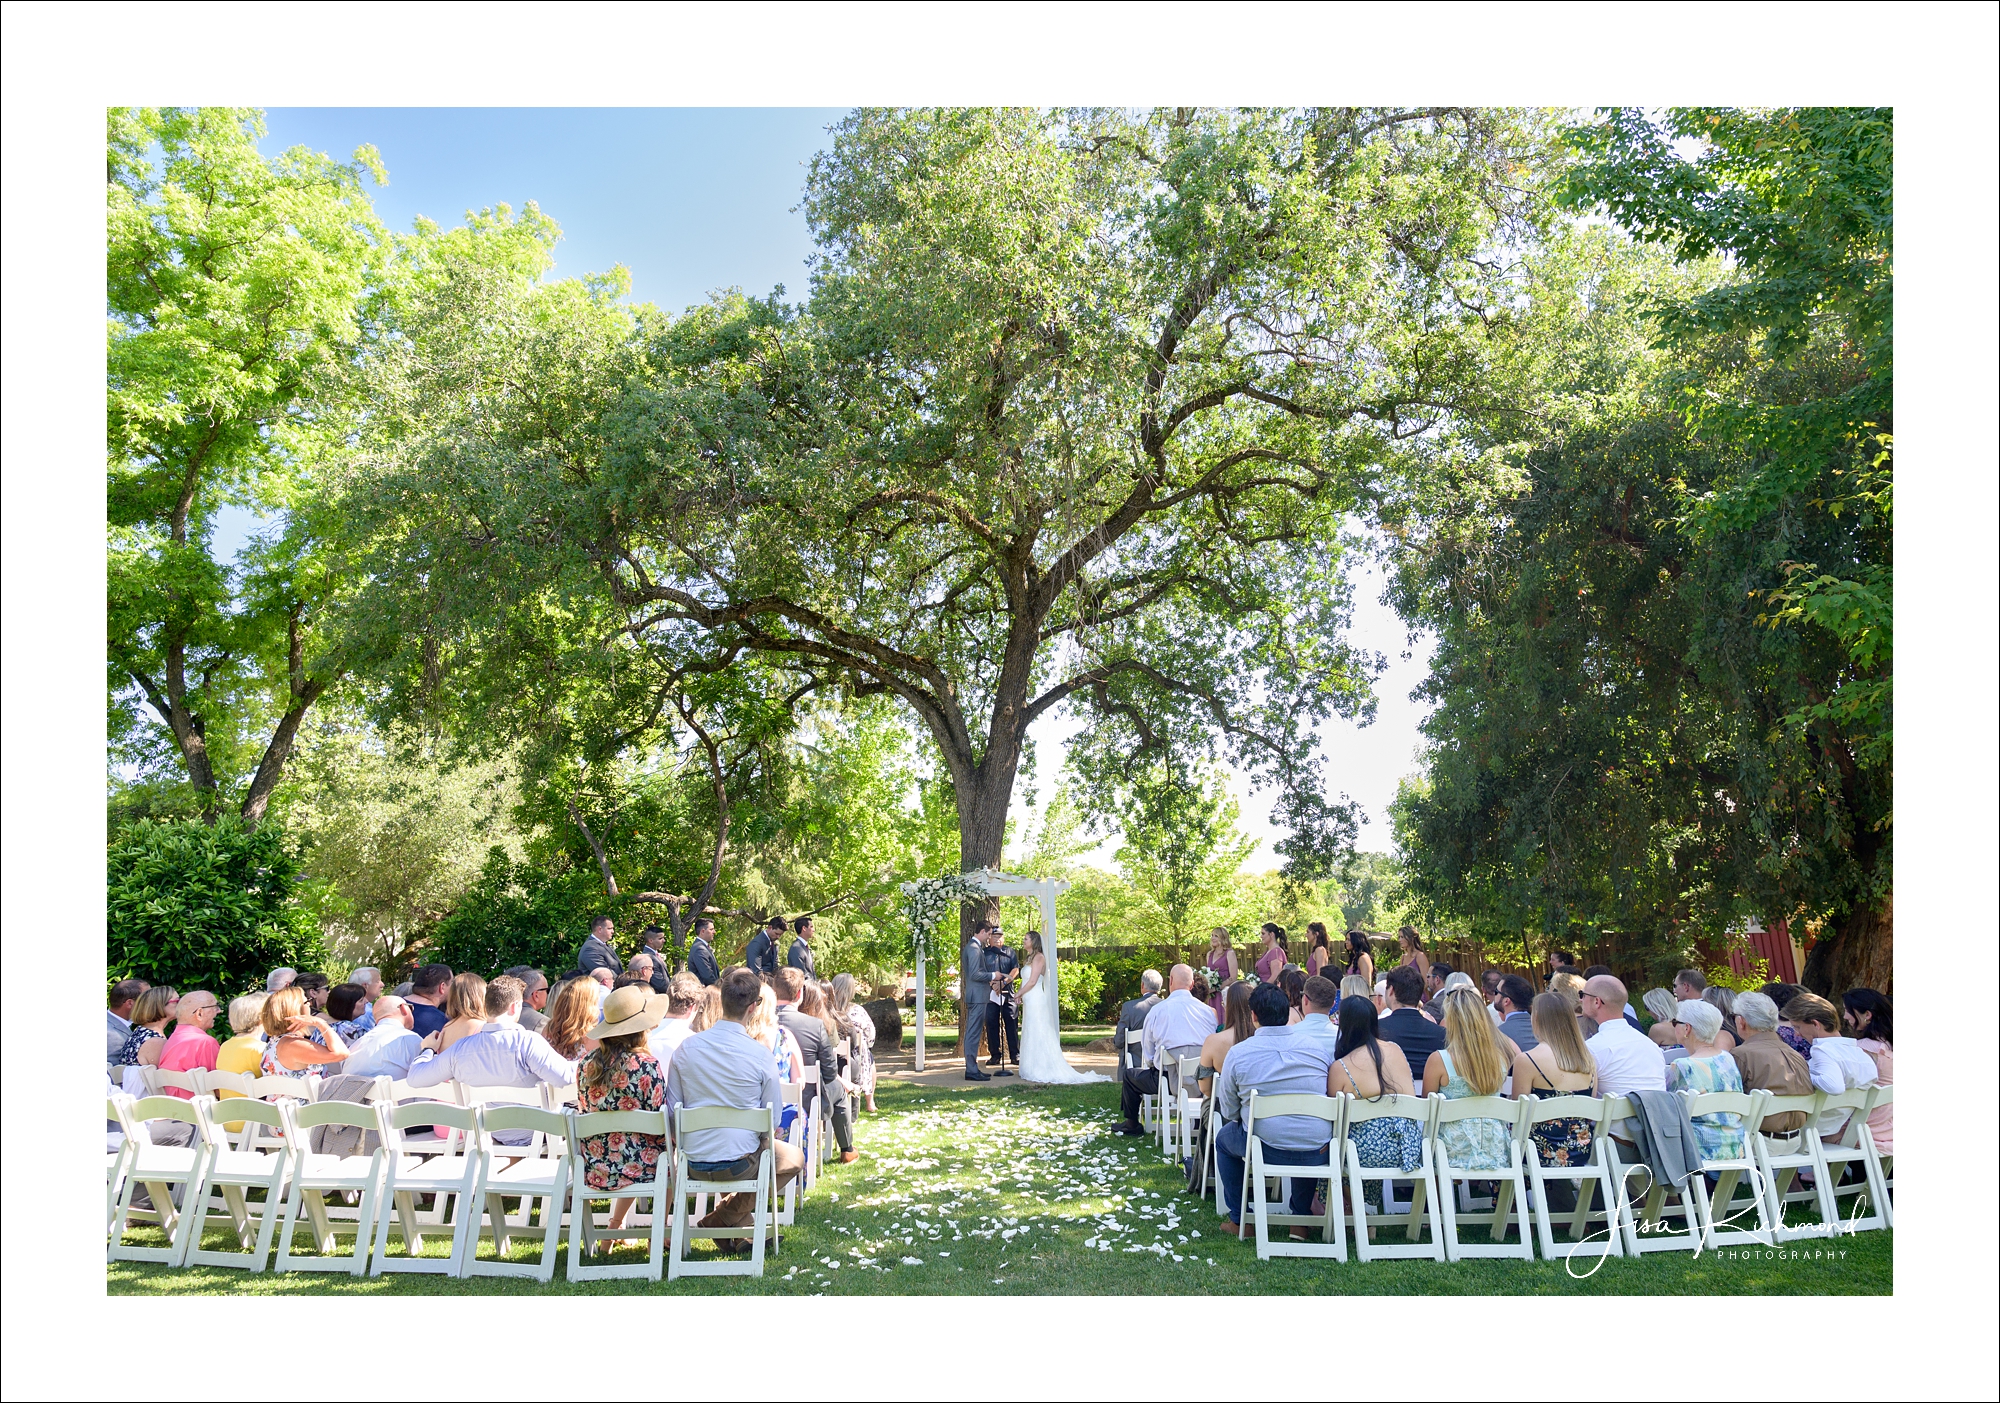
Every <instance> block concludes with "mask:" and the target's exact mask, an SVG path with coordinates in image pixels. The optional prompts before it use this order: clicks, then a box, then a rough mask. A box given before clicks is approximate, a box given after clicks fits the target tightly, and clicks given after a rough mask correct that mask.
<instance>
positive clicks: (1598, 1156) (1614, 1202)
mask: <svg viewBox="0 0 2000 1403" xmlns="http://www.w3.org/2000/svg"><path fill="white" fill-rule="evenodd" d="M1166 1083H1171V1089H1170V1092H1169V1086H1168V1085H1167V1084H1166ZM1208 1090H1209V1087H1206V1086H1204V1085H1203V1083H1202V1082H1201V1081H1199V1080H1198V1071H1197V1064H1196V1062H1195V1060H1194V1059H1192V1058H1187V1059H1182V1060H1181V1061H1180V1063H1179V1065H1178V1066H1177V1067H1175V1068H1173V1069H1172V1070H1171V1074H1170V1076H1169V1077H1168V1078H1166V1079H1163V1086H1162V1096H1161V1098H1160V1106H1159V1108H1158V1109H1157V1110H1156V1111H1155V1115H1156V1116H1157V1118H1158V1121H1159V1129H1160V1130H1161V1133H1162V1140H1163V1142H1170V1141H1174V1140H1177V1141H1178V1145H1177V1148H1178V1149H1179V1150H1180V1157H1181V1159H1182V1160H1184V1161H1185V1160H1191V1159H1192V1158H1193V1157H1194V1156H1195V1155H1196V1154H1199V1155H1200V1156H1201V1158H1200V1160H1199V1162H1198V1164H1197V1166H1196V1169H1197V1179H1196V1188H1197V1191H1198V1192H1200V1193H1202V1194H1203V1195H1204V1196H1206V1194H1207V1193H1208V1192H1209V1190H1210V1187H1211V1185H1212V1187H1213V1192H1214V1195H1215V1202H1216V1207H1217V1209H1218V1211H1220V1210H1221V1209H1222V1207H1223V1193H1222V1185H1221V1183H1220V1182H1219V1180H1218V1179H1216V1178H1215V1177H1214V1176H1213V1174H1212V1168H1213V1166H1214V1164H1215V1158H1214V1156H1215V1137H1216V1135H1217V1133H1218V1132H1219V1129H1220V1117H1219V1116H1216V1115H1214V1114H1213V1102H1214V1098H1213V1096H1212V1095H1208V1094H1205V1093H1206V1092H1208ZM1679 1094H1680V1095H1681V1096H1682V1097H1683V1098H1684V1100H1685V1102H1686V1108H1687V1111H1688V1114H1689V1115H1690V1116H1697V1115H1709V1114H1715V1113H1721V1114H1730V1115H1736V1116H1739V1117H1741V1125H1742V1129H1743V1138H1744V1154H1743V1156H1742V1157H1741V1158H1737V1159H1727V1160H1722V1159H1704V1160H1703V1161H1702V1165H1701V1170H1702V1172H1701V1173H1697V1174H1694V1175H1692V1176H1691V1177H1690V1178H1689V1179H1688V1181H1687V1184H1686V1186H1685V1188H1684V1189H1682V1190H1676V1189H1675V1188H1674V1187H1673V1186H1672V1185H1661V1184H1651V1183H1648V1184H1646V1185H1645V1186H1644V1188H1643V1189H1642V1194H1643V1207H1639V1206H1636V1205H1635V1203H1634V1201H1633V1198H1632V1192H1631V1184H1630V1182H1629V1181H1628V1176H1631V1175H1634V1174H1636V1173H1639V1172H1640V1171H1642V1170H1643V1168H1644V1166H1643V1165H1641V1164H1638V1163H1636V1162H1635V1163H1627V1162H1625V1161H1623V1160H1621V1159H1620V1157H1619V1149H1618V1145H1619V1142H1618V1141H1617V1140H1616V1139H1614V1138H1613V1137H1612V1135H1611V1133H1610V1132H1611V1127H1612V1126H1613V1125H1614V1124H1617V1123H1618V1122H1620V1121H1624V1120H1626V1119H1629V1118H1630V1117H1632V1116H1633V1115H1634V1114H1635V1108H1634V1106H1633V1104H1632V1102H1631V1101H1630V1100H1629V1099H1628V1098H1625V1097H1621V1096H1611V1097H1592V1096H1562V1097H1549V1098H1546V1099H1543V1098H1536V1097H1522V1098H1520V1099H1518V1100H1517V1099H1513V1098H1509V1097H1501V1096H1488V1097H1467V1098H1461V1099H1458V1100H1447V1099H1445V1098H1444V1097H1443V1096H1440V1095H1436V1094H1433V1095H1430V1096H1384V1097H1381V1098H1378V1099H1377V1100H1374V1101H1370V1100H1366V1099H1364V1098H1360V1097H1355V1096H1350V1095H1345V1094H1343V1095H1339V1096H1332V1097H1328V1096H1265V1095H1261V1094H1260V1093H1257V1092H1252V1093H1251V1095H1250V1097H1249V1098H1248V1099H1247V1102H1246V1105H1245V1107H1244V1112H1243V1124H1244V1130H1245V1132H1246V1137H1247V1142H1248V1143H1247V1149H1246V1156H1245V1162H1244V1172H1243V1183H1242V1191H1241V1196H1240V1197H1239V1202H1241V1203H1242V1204H1243V1205H1244V1207H1243V1214H1244V1216H1243V1219H1242V1224H1241V1229H1240V1231H1241V1232H1242V1233H1245V1234H1248V1233H1252V1232H1253V1231H1254V1235H1255V1237H1256V1241H1257V1255H1258V1256H1259V1257H1263V1258H1268V1257H1272V1256H1286V1255H1295V1256H1313V1257H1332V1258H1335V1259H1337V1260H1341V1261H1345V1260H1346V1258H1347V1246H1346V1242H1347V1236H1348V1234H1349V1232H1350V1231H1351V1232H1352V1234H1353V1238H1354V1248H1355V1255H1356V1256H1357V1257H1358V1258H1359V1259H1360V1260H1363V1261H1368V1260H1371V1259H1373V1258H1377V1257H1429V1258H1431V1259H1433V1260H1436V1261H1458V1260H1461V1259H1463V1258H1466V1257H1518V1258H1525V1259H1529V1260H1532V1259H1533V1257H1534V1255H1535V1252H1534V1246H1533V1242H1532V1240H1531V1239H1533V1238H1538V1239H1539V1242H1540V1247H1541V1255H1542V1257H1543V1258H1544V1259H1547V1260H1554V1259H1555V1258H1556V1257H1557V1256H1558V1255H1568V1254H1569V1253H1574V1252H1576V1251H1577V1250H1578V1248H1577V1247H1576V1245H1575V1244H1577V1243H1585V1244H1588V1245H1589V1246H1588V1251H1595V1252H1600V1253H1603V1254H1607V1255H1611V1256H1623V1255H1626V1254H1631V1255H1635V1256H1636V1255H1640V1254H1642V1253H1646V1252H1659V1251H1689V1250H1705V1249H1708V1248H1713V1247H1717V1246H1725V1245H1730V1244H1732V1243H1757V1244H1760V1245H1763V1246H1774V1245H1776V1244H1777V1243H1781V1242H1787V1241H1792V1240H1796V1239H1800V1238H1813V1237H1831V1236H1835V1235H1838V1234H1841V1233H1853V1232H1861V1231H1867V1230H1871V1229H1877V1228H1889V1227H1893V1226H1894V1225H1895V1208H1894V1196H1893V1190H1894V1179H1893V1160H1892V1159H1891V1158H1890V1157H1887V1156H1883V1155H1881V1154H1879V1153H1878V1152H1877V1150H1876V1147H1875V1140H1874V1136H1873V1135H1872V1134H1871V1133H1870V1132H1869V1130H1868V1125H1867V1118H1868V1114H1869V1112H1871V1111H1873V1110H1875V1109H1876V1108H1878V1107H1880V1106H1885V1105H1891V1104H1893V1101H1894V1094H1895V1088H1894V1087H1893V1086H1879V1087H1867V1088H1863V1089H1861V1090H1857V1091H1849V1092H1842V1093H1838V1094H1834V1093H1828V1092H1815V1093H1814V1094H1812V1095H1810V1096H1774V1095H1772V1094H1771V1093H1769V1092H1765V1091H1756V1092H1748V1093H1743V1092H1722V1093H1712V1094H1706V1095H1696V1094H1691V1093H1685V1092H1683V1093H1679ZM1787 1112H1799V1113H1802V1114H1803V1115H1804V1123H1803V1124H1802V1125H1801V1126H1799V1127H1798V1128H1796V1129H1793V1130H1789V1131H1785V1132H1782V1133H1776V1132H1769V1131H1766V1130H1764V1129H1763V1126H1764V1124H1765V1122H1766V1121H1768V1120H1770V1119H1771V1118H1773V1117H1776V1116H1779V1115H1783V1114H1785V1113H1787ZM1843 1112H1844V1113H1845V1114H1846V1119H1845V1122H1844V1124H1843V1125H1842V1126H1841V1128H1840V1129H1839V1131H1838V1132H1837V1133H1836V1134H1833V1135H1825V1134H1822V1133H1821V1131H1820V1129H1819V1125H1820V1120H1821V1117H1822V1116H1823V1115H1826V1114H1828V1113H1835V1114H1838V1113H1843ZM1277 1115H1286V1116H1311V1117H1314V1118H1316V1119H1319V1120H1323V1121H1324V1122H1325V1123H1326V1126H1327V1139H1328V1141H1329V1143H1331V1144H1333V1145H1336V1146H1341V1147H1344V1148H1343V1149H1342V1151H1341V1153H1339V1154H1338V1155H1335V1156H1331V1157H1330V1162H1329V1163H1328V1164H1327V1165H1326V1166H1323V1167H1320V1166H1307V1167H1303V1168H1298V1167H1293V1166H1289V1165H1286V1166H1271V1167H1268V1168H1267V1167H1266V1166H1265V1162H1264V1154H1263V1151H1264V1147H1263V1143H1262V1140H1261V1139H1260V1137H1259V1136H1258V1135H1257V1133H1256V1122H1257V1120H1258V1118H1260V1117H1262V1118H1264V1119H1266V1120H1268V1119H1269V1118H1270V1117H1272V1116H1277ZM1388 1117H1404V1118H1407V1119H1409V1120H1412V1121H1414V1122H1415V1123H1416V1124H1417V1127H1418V1129H1419V1133H1420V1138H1421V1141H1422V1153H1421V1159H1420V1162H1419V1163H1418V1165H1417V1167H1416V1168H1415V1169H1414V1170H1411V1171H1404V1170H1402V1169H1401V1168H1400V1167H1397V1168H1392V1169H1382V1168H1374V1167H1364V1166H1363V1165H1362V1164H1361V1162H1360V1155H1359V1152H1358V1151H1357V1150H1356V1149H1355V1147H1354V1146H1353V1145H1352V1143H1351V1142H1350V1141H1349V1140H1348V1131H1349V1130H1351V1129H1354V1128H1356V1127H1358V1126H1361V1125H1363V1124H1366V1123H1367V1122H1368V1121H1371V1120H1376V1119H1383V1118H1388ZM1569 1118H1575V1119H1580V1120H1583V1121H1585V1122H1587V1123H1589V1125H1590V1126H1591V1143H1592V1146H1593V1152H1592V1154H1591V1156H1590V1159H1589V1162H1588V1163H1586V1164H1583V1165H1569V1166H1557V1165H1544V1164H1543V1163H1542V1162H1541V1156H1540V1155H1539V1154H1538V1153H1537V1151H1536V1148H1535V1144H1534V1140H1533V1138H1532V1136H1533V1131H1534V1129H1535V1127H1536V1126H1538V1125H1541V1124H1544V1123H1546V1122H1548V1121H1553V1120H1561V1119H1569ZM1474 1119H1486V1120H1494V1121H1498V1122H1499V1123H1501V1124H1502V1125H1503V1126H1505V1127H1506V1130H1507V1148H1508V1162H1507V1164H1506V1166H1505V1167H1503V1168H1499V1169H1494V1168H1486V1167H1477V1168H1475V1167H1469V1166H1461V1165H1454V1164H1452V1163H1451V1157H1450V1153H1449V1149H1448V1147H1447V1144H1446V1142H1445V1139H1444V1137H1443V1135H1442V1133H1441V1132H1442V1131H1443V1129H1444V1127H1446V1126H1448V1125H1452V1124H1454V1123H1457V1122H1461V1121H1467V1120H1474ZM1173 1148H1176V1146H1174V1145H1173V1144H1171V1143H1169V1145H1168V1151H1169V1153H1170V1154H1171V1153H1172V1150H1173ZM1849 1165H1854V1166H1857V1167H1858V1168H1859V1170H1860V1178H1859V1180H1858V1181H1857V1182H1855V1183H1852V1184H1843V1183H1841V1178H1842V1176H1843V1174H1844V1172H1845V1171H1846V1170H1847V1168H1848V1166H1849ZM1709 1174H1713V1175H1715V1176H1716V1183H1715V1186H1714V1189H1713V1192H1711V1191H1710V1188H1709V1185H1708V1180H1707V1176H1708V1175H1709ZM1801 1175H1807V1176H1810V1179H1811V1183H1810V1184H1809V1185H1800V1184H1799V1183H1798V1182H1797V1181H1798V1180H1799V1178H1800V1176H1801ZM1343 1177H1344V1178H1345V1180H1346V1188H1347V1194H1348V1199H1349V1204H1350V1207H1349V1208H1348V1209H1347V1210H1345V1211H1343V1210H1342V1208H1341V1206H1340V1205H1341V1187H1342V1185H1341V1181H1342V1179H1343ZM1280 1178H1315V1179H1322V1180H1325V1181H1326V1190H1325V1198H1326V1205H1327V1206H1326V1211H1325V1212H1324V1213H1323V1214H1321V1215H1315V1216H1306V1217H1300V1216H1294V1215H1291V1214H1288V1213H1284V1212H1281V1211H1279V1209H1278V1208H1277V1207H1276V1206H1274V1204H1273V1201H1272V1199H1271V1197H1270V1196H1269V1193H1268V1192H1267V1189H1268V1186H1269V1183H1270V1181H1272V1180H1276V1179H1280ZM1481 1182H1483V1183H1492V1184H1497V1186H1498V1187H1497V1192H1495V1193H1494V1194H1493V1195H1492V1196H1491V1197H1490V1198H1487V1199H1485V1200H1484V1203H1485V1206H1484V1207H1481V1208H1478V1209H1477V1210H1476V1211H1475V1210H1474V1209H1473V1208H1472V1207H1471V1205H1473V1204H1475V1203H1478V1202H1480V1200H1477V1199H1474V1198H1473V1196H1472V1194H1471V1193H1470V1190H1469V1187H1468V1186H1469V1185H1471V1184H1473V1183H1481ZM1558 1182H1568V1183H1571V1184H1573V1185H1574V1186H1575V1192H1576V1203H1575V1206H1574V1208H1564V1209H1562V1210H1560V1211H1558V1210H1555V1209H1553V1208H1552V1206H1551V1203H1550V1199H1549V1194H1548V1189H1549V1185H1550V1184H1552V1183H1558ZM1370 1183H1375V1184H1378V1185H1380V1188H1379V1190H1378V1192H1379V1193H1380V1194H1381V1196H1382V1205H1381V1211H1372V1212H1371V1211H1369V1210H1368V1209H1367V1206H1366V1201H1365V1195H1364V1188H1365V1186H1366V1185H1367V1184H1370ZM1399 1184H1400V1185H1406V1186H1407V1187H1408V1189H1409V1199H1408V1207H1407V1210H1406V1211H1393V1210H1395V1209H1396V1208H1397V1207H1398V1206H1397V1205H1395V1204H1394V1201H1393V1191H1394V1189H1395V1187H1396V1186H1398V1185H1399ZM1745 1190H1747V1198H1744V1197H1740V1196H1739V1195H1740V1194H1741V1192H1742V1191H1745ZM1670 1196H1671V1197H1673V1198H1674V1199H1675V1200H1676V1202H1675V1203H1674V1204H1672V1205H1669V1204H1668V1203H1667V1199H1668V1198H1669V1197H1670ZM1843 1199H1845V1200H1847V1201H1848V1202H1847V1203H1846V1205H1845V1207H1843V1204H1842V1200H1843ZM1593 1200H1594V1201H1595V1203H1594V1202H1593ZM1793 1205H1806V1206H1808V1207H1809V1208H1810V1209H1811V1210H1812V1213H1813V1217H1814V1221H1810V1222H1807V1223H1803V1224H1796V1225H1789V1226H1788V1225H1787V1224H1786V1222H1785V1212H1786V1209H1787V1208H1788V1207H1790V1206H1793ZM1427 1206H1428V1211H1427ZM1530 1214H1532V1216H1533V1218H1534V1223H1535V1227H1534V1230H1533V1232H1532V1234H1531V1232H1530V1230H1529V1227H1528V1222H1527V1219H1528V1216H1529V1215H1530ZM1558 1216H1560V1217H1563V1218H1565V1219H1566V1220H1567V1221H1568V1226H1569V1228H1570V1237H1571V1246H1570V1247H1569V1249H1568V1251H1567V1252H1564V1251H1562V1249H1560V1248H1559V1247H1558V1243H1557V1240H1556V1234H1555V1223H1556V1219H1557V1217H1558ZM1746 1219H1747V1220H1751V1221H1754V1223H1755V1226H1754V1227H1748V1226H1746V1227H1738V1226H1734V1225H1735V1224H1737V1223H1739V1222H1743V1221H1745V1220H1746ZM1674 1220H1678V1222H1677V1225H1676V1222H1675V1221H1674ZM1461 1222H1466V1223H1469V1224H1473V1225H1477V1226H1484V1227H1487V1228H1488V1229H1489V1236H1490V1240H1489V1241H1486V1242H1465V1241H1462V1240H1461V1238H1460V1234H1459V1229H1460V1225H1461ZM1426 1224H1428V1227H1429V1240H1428V1241H1427V1242H1420V1241H1419V1240H1418V1238H1419V1234H1420V1232H1421V1231H1422V1229H1423V1228H1424V1226H1425V1225H1426ZM1393 1226H1401V1227H1403V1228H1404V1230H1405V1241H1403V1242H1400V1243H1390V1242H1381V1241H1377V1240H1376V1236H1377V1233H1378V1232H1380V1231H1381V1230H1384V1229H1387V1228H1390V1227H1393ZM1676 1226H1678V1230H1676ZM1273 1227H1285V1228H1291V1227H1304V1228H1313V1227H1317V1228H1318V1229H1319V1230H1320V1231H1319V1235H1318V1239H1319V1240H1318V1241H1306V1242H1297V1241H1284V1242H1279V1241H1275V1240H1273V1238H1272V1237H1271V1231H1270V1230H1271V1229H1272V1228H1273ZM1510 1227H1511V1228H1514V1229H1516V1230H1517V1231H1518V1234H1519V1236H1518V1240H1517V1241H1515V1242H1511V1243H1510V1242H1507V1241H1506V1236H1507V1232H1508V1229H1509V1228H1510ZM1286 1236H1287V1237H1289V1236H1290V1234H1287V1235H1286ZM1586 1255H1587V1253H1586Z"/></svg>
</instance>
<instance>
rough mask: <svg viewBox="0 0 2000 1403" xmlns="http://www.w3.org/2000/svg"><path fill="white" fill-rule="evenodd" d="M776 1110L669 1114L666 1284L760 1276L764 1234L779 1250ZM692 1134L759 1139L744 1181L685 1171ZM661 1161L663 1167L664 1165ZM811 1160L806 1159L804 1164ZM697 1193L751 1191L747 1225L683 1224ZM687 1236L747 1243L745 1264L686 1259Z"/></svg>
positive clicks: (685, 1109) (699, 1109)
mask: <svg viewBox="0 0 2000 1403" xmlns="http://www.w3.org/2000/svg"><path fill="white" fill-rule="evenodd" d="M777 1119H778V1117H777V1112H776V1109H775V1108H774V1107H771V1106H768V1105H767V1106H759V1107H757V1108H756V1109H755V1110H748V1111H745V1110H738V1109H737V1108H735V1107H733V1106H682V1107H681V1108H680V1109H679V1110H677V1111H675V1112H674V1153H673V1185H672V1189H671V1192H672V1195H673V1201H674V1207H673V1215H674V1224H673V1250H672V1252H671V1254H670V1255H669V1256H668V1258H667V1280H669V1281H673V1280H675V1279H677V1278H679V1277H683V1276H762V1275H763V1274H764V1235H765V1233H766V1232H769V1233H770V1235H771V1246H772V1248H773V1249H774V1250H775V1249H776V1248H777V1246H778V1225H777V1223H776V1221H775V1215H774V1214H773V1213H772V1212H771V1208H772V1197H773V1195H772V1192H771V1191H772V1186H773V1185H774V1183H775V1182H776V1170H777V1157H776V1155H775V1154H774V1153H773V1152H772V1149H771V1143H772V1139H773V1135H774V1131H775V1128H776V1125H777ZM694 1130H748V1131H751V1132H752V1133H754V1134H756V1135H757V1136H758V1137H759V1140H758V1146H757V1154H756V1160H755V1164H754V1167H753V1169H752V1171H751V1177H750V1178H748V1179H731V1180H726V1181H725V1180H716V1179H696V1178H694V1177H692V1174H691V1172H690V1170H689V1168H688V1157H687V1136H688V1132H690V1131H694ZM664 1162H665V1161H664V1159H663V1160H662V1163H664ZM808 1162H810V1161H808ZM697 1193H706V1194H714V1195H717V1197H718V1201H719V1199H720V1196H721V1195H723V1194H731V1193H754V1194H755V1195H756V1196H757V1198H756V1204H755V1206H754V1209H753V1211H752V1213H751V1215H750V1221H749V1223H748V1224H746V1225H745V1226H743V1227H740V1228H693V1229H690V1227H689V1225H688V1212H687V1206H688V1200H689V1199H690V1198H692V1197H694V1196H695V1195H696V1194H697ZM658 1222H659V1215H658V1211H657V1210H655V1213H654V1224H655V1232H656V1235H655V1236H654V1238H653V1244H654V1245H653V1253H654V1256H653V1265H654V1270H655V1273H656V1274H657V1272H658V1268H659V1241H660V1240H659V1237H658V1236H657V1228H658ZM692 1233H699V1234H700V1235H701V1236H703V1237H709V1238H718V1239H719V1238H726V1237H728V1238H743V1237H747V1238H749V1239H750V1260H749V1261H748V1262H729V1261H706V1262H698V1261H691V1260H689V1258H688V1255H687V1248H688V1240H689V1237H690V1236H691V1234H692ZM575 1241H576V1239H575V1238H574V1237H572V1238H571V1239H570V1242H571V1248H570V1253H571V1255H570V1261H571V1263H572V1266H571V1268H570V1276H571V1278H572V1279H574V1278H575V1275H576V1268H575V1266H574V1262H575V1260H576V1256H575V1250H576V1249H575Z"/></svg>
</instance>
